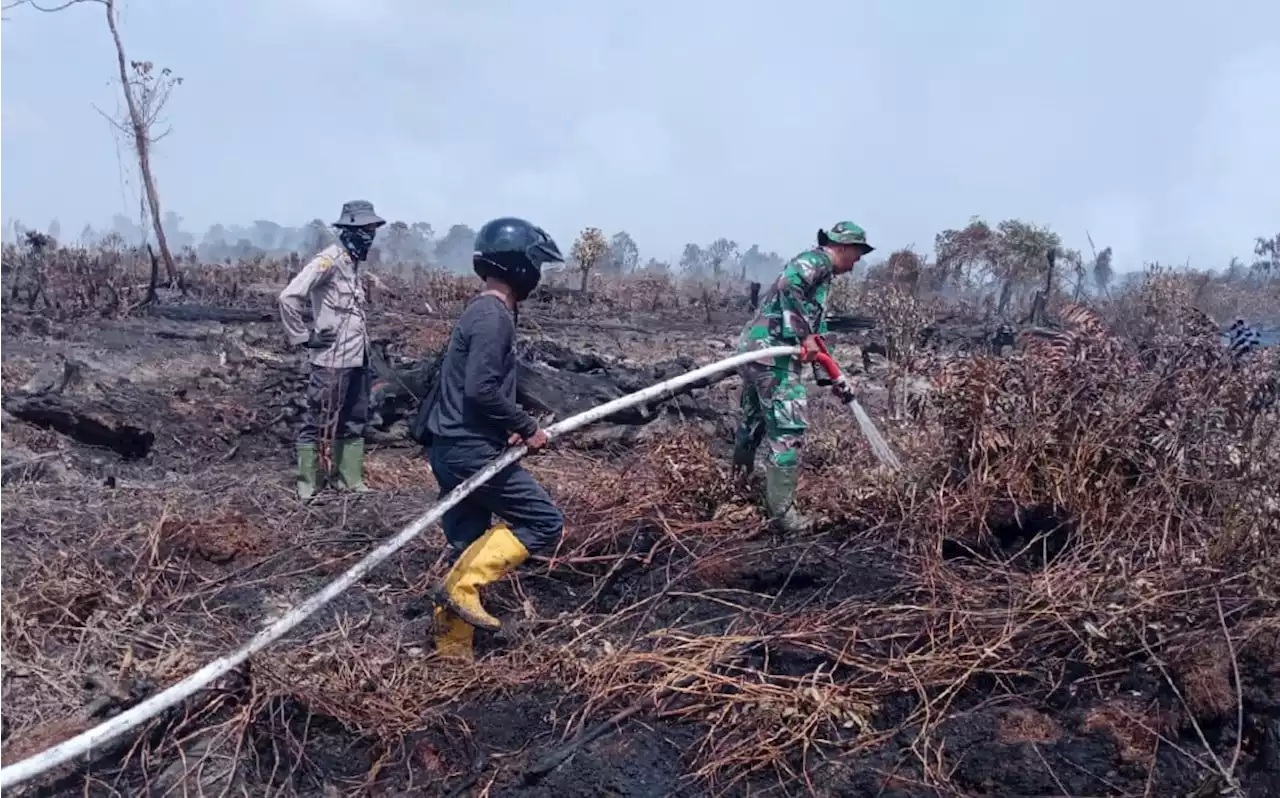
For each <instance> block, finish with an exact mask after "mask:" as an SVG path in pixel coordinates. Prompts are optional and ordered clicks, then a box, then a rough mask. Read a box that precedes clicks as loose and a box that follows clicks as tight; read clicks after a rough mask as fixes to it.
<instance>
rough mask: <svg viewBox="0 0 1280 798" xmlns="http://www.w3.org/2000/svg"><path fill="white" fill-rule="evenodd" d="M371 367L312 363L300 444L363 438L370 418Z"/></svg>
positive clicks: (300, 432) (299, 431)
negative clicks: (317, 364)
mask: <svg viewBox="0 0 1280 798" xmlns="http://www.w3.org/2000/svg"><path fill="white" fill-rule="evenodd" d="M369 383H370V379H369V369H368V367H366V366H357V367H355V368H325V367H323V366H312V367H311V376H310V377H308V379H307V409H306V412H305V413H303V415H302V427H301V428H300V429H299V430H298V443H316V442H318V441H326V442H329V441H335V440H339V441H344V440H353V439H360V438H363V437H364V426H365V424H367V423H368V421H369Z"/></svg>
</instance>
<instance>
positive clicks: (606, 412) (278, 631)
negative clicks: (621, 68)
mask: <svg viewBox="0 0 1280 798" xmlns="http://www.w3.org/2000/svg"><path fill="white" fill-rule="evenodd" d="M799 352H800V349H799V348H798V347H792V346H775V347H771V348H769V349H761V350H758V351H755V352H747V353H745V354H740V355H734V356H733V357H729V358H725V359H724V360H721V361H718V362H716V363H712V364H710V365H707V366H703V367H702V368H698V369H694V370H693V371H690V372H688V373H687V374H682V375H680V376H678V377H672V378H671V379H669V380H666V381H664V382H660V383H658V384H657V385H652V386H650V387H648V388H645V389H644V390H642V391H636V392H635V393H633V394H628V395H627V396H623V397H619V398H617V399H614V400H613V401H610V402H606V403H605V404H602V405H600V406H599V407H594V408H592V409H590V410H588V411H586V412H584V413H579V414H578V415H576V416H572V417H570V418H566V419H565V420H564V421H561V422H559V423H557V424H553V425H552V426H550V427H548V428H547V437H549V438H551V439H555V438H559V437H562V436H564V435H567V434H568V433H570V432H573V431H574V430H577V429H579V428H581V427H585V426H586V425H588V424H592V423H594V422H596V421H599V420H600V419H603V418H607V417H608V416H610V415H612V414H614V413H616V412H618V411H619V410H624V409H626V408H629V407H634V406H635V405H638V404H642V403H644V402H649V401H652V400H654V399H657V398H659V397H661V396H662V395H663V394H666V393H668V392H671V391H674V390H676V389H678V388H683V387H684V386H686V385H689V384H690V383H694V382H697V381H698V380H701V379H704V378H706V377H711V376H715V375H717V374H720V373H723V372H725V371H729V370H730V369H734V368H737V367H738V366H741V365H742V364H744V363H750V362H752V361H755V360H763V359H766V358H772V357H778V356H780V355H795V354H798V353H799ZM527 453H528V449H527V448H526V447H525V446H516V447H513V448H511V449H508V450H506V451H505V452H503V453H502V455H501V456H500V457H498V459H496V460H494V461H493V462H492V463H490V464H489V465H487V466H485V468H483V469H482V470H480V471H479V472H478V473H476V474H475V475H474V476H472V477H471V478H470V479H468V480H466V481H465V482H463V483H462V484H461V485H459V486H458V487H456V488H454V489H453V490H452V491H450V492H449V494H448V495H446V496H445V497H444V498H443V499H441V500H440V501H439V502H437V503H436V504H435V505H434V506H432V507H431V509H429V510H427V511H426V512H425V513H423V514H422V515H420V516H418V518H417V519H416V520H414V521H413V523H411V524H409V525H408V526H406V527H405V528H404V529H402V530H401V531H400V532H399V533H398V534H397V535H396V536H395V537H392V538H389V539H388V540H386V541H385V542H383V543H382V544H381V545H380V546H378V547H377V548H375V549H374V550H373V551H371V552H369V553H368V554H367V555H365V557H364V559H362V560H361V561H360V562H358V563H356V564H355V565H353V566H351V568H350V569H349V570H348V571H347V572H346V573H344V574H343V575H342V576H340V577H338V578H337V579H335V580H334V581H332V582H330V583H329V584H328V585H326V586H325V588H324V589H323V590H321V591H319V592H318V593H316V594H314V595H313V596H311V598H309V599H307V600H306V601H304V602H302V603H301V604H299V605H298V606H296V607H294V608H293V609H291V610H289V611H288V612H287V613H285V614H284V615H283V616H281V617H280V619H279V620H277V621H276V622H275V623H273V624H271V625H270V626H268V627H267V628H265V629H263V630H262V631H261V632H258V633H257V634H256V635H254V636H253V638H252V639H250V640H249V642H248V643H245V644H244V645H243V646H241V647H240V648H239V649H237V650H235V651H233V652H231V653H230V654H227V655H225V656H222V657H219V658H217V659H215V660H214V661H212V662H210V663H209V664H208V665H205V666H204V667H203V668H201V669H200V670H198V671H196V672H195V673H193V674H191V675H190V676H188V677H187V678H185V679H183V680H182V681H180V682H177V683H176V684H173V685H170V686H169V687H167V688H165V689H164V690H162V691H160V692H159V693H156V694H155V695H153V696H151V697H150V698H148V699H146V700H145V701H142V702H141V703H139V704H137V705H135V706H133V707H131V708H130V709H128V710H126V711H124V712H121V713H120V714H119V715H116V716H115V717H113V718H110V719H108V720H106V721H103V722H102V723H100V724H98V725H97V726H94V727H93V728H92V729H88V730H86V731H83V732H81V733H80V734H77V735H76V736H75V737H72V738H71V739H69V740H65V741H63V742H61V743H58V744H57V745H55V746H53V747H52V748H48V749H46V750H44V751H42V752H40V753H38V754H35V755H33V756H30V757H27V758H26V759H24V760H22V761H21V762H15V763H14V764H12V765H6V766H4V767H3V768H0V790H7V789H9V788H10V787H14V786H16V785H18V784H21V783H22V782H24V781H27V780H28V779H31V778H34V777H36V776H38V775H40V774H41V773H44V772H45V771H47V770H50V769H52V768H55V767H57V766H58V765H61V764H63V763H66V762H69V761H71V760H72V759H75V758H76V757H78V756H81V755H83V754H86V753H88V752H89V751H90V750H92V749H93V748H94V747H96V746H101V745H103V744H104V743H107V742H110V741H111V740H114V739H115V738H117V737H119V736H120V735H122V734H124V733H125V732H127V731H129V730H130V729H133V728H135V727H137V726H139V725H141V724H143V723H145V722H146V721H148V720H151V719H152V718H154V717H155V716H157V715H159V714H160V713H161V712H164V711H165V710H166V709H169V708H170V707H173V706H175V705H177V704H179V703H180V702H182V701H185V700H186V699H188V698H190V697H191V696H192V695H194V694H195V693H196V692H197V691H199V690H201V689H203V688H205V687H206V686H208V685H209V684H211V683H212V682H213V681H214V680H216V679H218V678H220V677H222V676H225V675H226V674H228V673H230V672H231V671H232V670H234V669H235V668H236V667H238V666H239V665H240V664H241V663H243V662H244V661H245V660H247V659H249V657H252V656H253V655H254V654H257V653H258V652H259V651H262V650H263V649H264V648H266V647H267V646H269V645H271V644H272V643H274V642H275V641H277V640H279V639H280V638H281V637H283V636H284V635H285V634H287V633H288V632H289V631H290V630H292V629H293V628H295V627H296V626H298V624H300V623H302V622H303V621H304V620H306V619H307V618H308V617H310V616H311V615H312V614H313V613H315V611H316V610H318V609H320V608H321V607H323V606H324V605H326V604H328V603H329V602H330V601H333V600H334V599H335V598H337V597H338V596H339V595H340V594H341V593H342V592H343V591H345V590H346V589H347V588H349V587H351V586H352V585H354V584H355V583H356V582H359V581H360V580H361V579H363V578H364V577H365V576H366V575H367V574H368V573H369V572H370V571H372V570H373V569H374V568H375V567H377V566H378V565H379V564H380V563H381V562H382V561H383V560H385V559H387V558H388V557H390V556H391V555H392V554H395V553H396V552H397V551H399V550H400V549H402V548H404V546H405V544H407V543H408V542H409V541H411V540H413V539H414V538H416V537H417V536H418V535H421V534H422V533H423V532H425V531H426V530H427V529H428V528H429V527H430V526H431V525H433V524H435V523H436V522H437V521H439V520H440V518H441V517H442V516H443V515H444V514H445V512H447V511H448V510H450V509H452V508H453V507H455V506H456V505H457V504H458V503H459V502H460V501H462V500H463V499H464V498H466V496H467V495H468V494H470V493H471V492H472V491H473V490H475V489H476V488H478V487H480V486H481V485H483V484H484V483H485V482H488V481H489V480H490V479H492V478H493V476H494V475H495V474H497V473H498V472H499V471H501V470H502V469H504V468H506V467H507V466H509V465H511V464H512V463H514V462H516V461H517V460H519V459H520V458H522V457H524V456H525V454H527Z"/></svg>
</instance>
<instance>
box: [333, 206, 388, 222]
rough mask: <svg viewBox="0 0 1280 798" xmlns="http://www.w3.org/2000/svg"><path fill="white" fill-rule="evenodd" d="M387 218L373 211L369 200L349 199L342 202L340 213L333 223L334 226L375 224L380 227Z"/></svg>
mask: <svg viewBox="0 0 1280 798" xmlns="http://www.w3.org/2000/svg"><path fill="white" fill-rule="evenodd" d="M386 223H387V220H386V219H383V218H382V217H381V216H379V215H378V214H376V213H374V212H373V203H372V202H370V201H369V200H351V201H350V202H344V203H342V215H341V216H339V217H338V221H336V222H334V223H333V226H334V227H365V226H366V225H377V226H378V227H381V226H382V225H384V224H386Z"/></svg>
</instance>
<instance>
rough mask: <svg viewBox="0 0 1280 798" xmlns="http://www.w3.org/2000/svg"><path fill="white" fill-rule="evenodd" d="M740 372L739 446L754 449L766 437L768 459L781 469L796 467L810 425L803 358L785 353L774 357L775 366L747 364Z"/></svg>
mask: <svg viewBox="0 0 1280 798" xmlns="http://www.w3.org/2000/svg"><path fill="white" fill-rule="evenodd" d="M738 374H739V375H740V376H741V377H742V419H741V421H740V422H739V424H738V433H737V435H738V440H737V443H738V445H739V446H743V447H745V448H747V449H749V450H750V451H751V452H755V450H756V449H757V448H758V447H759V445H760V442H761V441H762V440H764V439H766V438H767V439H768V441H769V462H770V463H772V464H773V465H775V466H779V467H782V468H795V467H796V466H798V465H799V464H800V448H801V446H803V445H804V432H805V430H806V429H807V428H808V426H809V422H808V416H807V413H806V407H807V404H808V400H807V398H806V396H807V395H806V392H805V388H804V383H802V382H801V381H800V361H799V360H798V359H796V358H794V357H789V356H782V357H777V358H774V360H773V364H772V365H765V364H763V363H748V364H747V365H745V366H742V367H741V368H740V369H739V370H738Z"/></svg>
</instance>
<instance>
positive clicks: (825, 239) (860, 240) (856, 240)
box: [818, 222, 875, 255]
mask: <svg viewBox="0 0 1280 798" xmlns="http://www.w3.org/2000/svg"><path fill="white" fill-rule="evenodd" d="M818 243H819V244H820V245H826V244H843V245H845V246H859V247H862V254H864V255H865V254H867V253H868V252H874V251H875V247H873V246H871V245H870V244H868V243H867V231H865V230H863V229H862V228H861V227H859V226H857V225H856V224H854V223H853V222H836V223H835V224H833V225H832V226H831V229H830V230H819V231H818Z"/></svg>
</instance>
